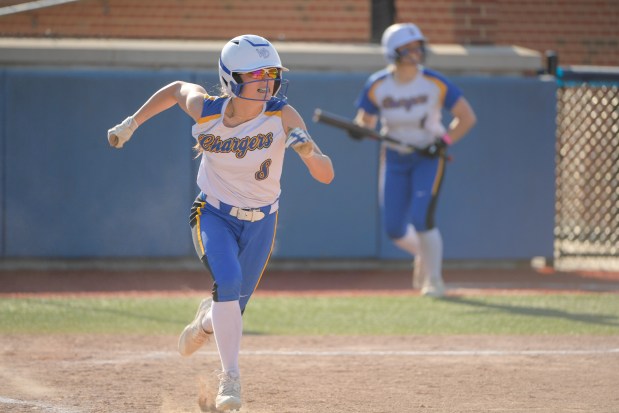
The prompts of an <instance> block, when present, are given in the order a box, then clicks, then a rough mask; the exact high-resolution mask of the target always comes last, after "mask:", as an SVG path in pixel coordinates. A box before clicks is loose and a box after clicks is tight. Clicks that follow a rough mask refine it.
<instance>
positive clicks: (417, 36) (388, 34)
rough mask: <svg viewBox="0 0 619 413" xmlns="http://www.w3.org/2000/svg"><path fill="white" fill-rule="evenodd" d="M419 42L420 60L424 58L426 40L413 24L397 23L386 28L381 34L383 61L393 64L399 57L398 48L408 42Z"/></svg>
mask: <svg viewBox="0 0 619 413" xmlns="http://www.w3.org/2000/svg"><path fill="white" fill-rule="evenodd" d="M416 41H421V53H422V60H423V58H425V54H426V51H425V46H426V38H425V37H424V35H423V33H421V30H419V27H417V25H415V24H413V23H397V24H392V25H391V26H389V27H387V28H386V29H385V31H384V33H383V38H382V40H381V45H382V49H383V54H384V55H385V59H387V62H389V63H395V62H396V61H397V60H398V59H400V57H401V55H400V53H399V52H398V50H397V49H398V48H400V47H402V46H404V45H405V44H408V43H410V42H416Z"/></svg>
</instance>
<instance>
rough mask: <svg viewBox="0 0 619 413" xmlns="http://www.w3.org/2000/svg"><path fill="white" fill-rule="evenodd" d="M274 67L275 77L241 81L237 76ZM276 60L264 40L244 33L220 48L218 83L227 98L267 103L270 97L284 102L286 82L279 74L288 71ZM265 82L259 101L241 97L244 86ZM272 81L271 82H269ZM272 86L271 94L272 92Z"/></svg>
mask: <svg viewBox="0 0 619 413" xmlns="http://www.w3.org/2000/svg"><path fill="white" fill-rule="evenodd" d="M271 67H275V68H277V69H279V71H278V72H279V73H278V77H277V78H270V77H269V78H265V79H257V80H252V81H249V82H247V81H246V82H243V81H242V79H241V76H240V75H239V74H240V73H249V72H252V71H256V70H259V69H265V68H271ZM287 70H288V69H286V68H285V67H284V66H282V62H281V60H280V58H279V54H278V53H277V50H275V47H273V45H272V44H271V43H270V42H269V41H268V40H266V39H265V38H264V37H260V36H256V35H253V34H246V35H242V36H238V37H235V38H234V39H232V40H230V41H229V42H228V43H227V44H226V45H225V46H224V48H223V49H222V51H221V56H220V58H219V80H220V83H221V86H222V88H223V90H224V91H225V92H226V93H227V94H228V95H230V96H233V97H238V98H241V99H248V100H259V101H267V100H269V99H270V98H271V96H277V97H279V98H280V99H283V100H286V99H287V97H286V91H287V88H288V81H287V80H284V79H282V75H281V74H282V72H283V71H287ZM265 81H266V82H267V85H268V87H267V88H266V89H265V92H264V96H263V98H262V99H256V98H247V97H244V96H241V94H242V91H243V87H244V86H247V85H249V84H252V83H255V82H265ZM271 81H272V82H271ZM271 83H272V88H273V89H272V93H271V94H270V95H271V96H269V92H270V91H271Z"/></svg>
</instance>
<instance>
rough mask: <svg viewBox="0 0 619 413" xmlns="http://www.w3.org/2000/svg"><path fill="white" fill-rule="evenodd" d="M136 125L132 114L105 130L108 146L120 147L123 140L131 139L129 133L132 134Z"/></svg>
mask: <svg viewBox="0 0 619 413" xmlns="http://www.w3.org/2000/svg"><path fill="white" fill-rule="evenodd" d="M138 126H139V125H138V123H137V122H136V121H135V119H134V118H133V116H129V117H128V118H127V119H125V120H124V121H123V122H122V123H121V124H119V125H116V126H114V127H113V128H112V129H109V130H108V131H107V141H108V142H109V143H110V146H113V147H114V148H117V149H120V148H122V147H123V145H124V144H125V142H127V141H128V140H129V139H131V135H133V132H135V130H136V129H137V128H138Z"/></svg>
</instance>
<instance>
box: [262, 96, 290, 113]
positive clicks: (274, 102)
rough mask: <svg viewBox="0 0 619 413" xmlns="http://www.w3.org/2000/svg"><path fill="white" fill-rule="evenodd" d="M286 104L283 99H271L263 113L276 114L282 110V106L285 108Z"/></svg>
mask: <svg viewBox="0 0 619 413" xmlns="http://www.w3.org/2000/svg"><path fill="white" fill-rule="evenodd" d="M287 104H288V102H287V101H286V100H285V99H280V98H276V97H272V98H271V99H270V100H269V101H268V102H267V106H266V108H265V109H264V111H265V112H277V111H278V110H282V108H283V107H284V106H286V105H287Z"/></svg>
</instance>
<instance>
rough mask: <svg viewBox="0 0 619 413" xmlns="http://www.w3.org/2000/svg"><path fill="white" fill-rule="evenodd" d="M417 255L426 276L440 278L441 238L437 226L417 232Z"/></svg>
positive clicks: (441, 259) (441, 261)
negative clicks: (421, 261)
mask: <svg viewBox="0 0 619 413" xmlns="http://www.w3.org/2000/svg"><path fill="white" fill-rule="evenodd" d="M419 255H420V257H421V259H422V260H423V269H424V270H425V271H426V276H427V277H429V278H432V279H435V280H438V279H442V265H443V238H442V237H441V233H440V231H439V230H438V228H433V229H431V230H429V231H424V232H420V233H419Z"/></svg>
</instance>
